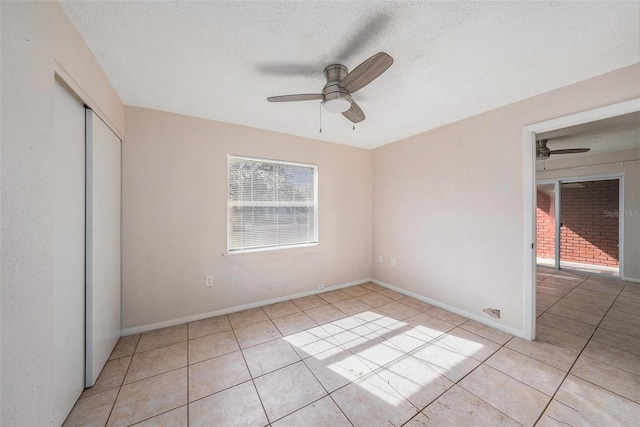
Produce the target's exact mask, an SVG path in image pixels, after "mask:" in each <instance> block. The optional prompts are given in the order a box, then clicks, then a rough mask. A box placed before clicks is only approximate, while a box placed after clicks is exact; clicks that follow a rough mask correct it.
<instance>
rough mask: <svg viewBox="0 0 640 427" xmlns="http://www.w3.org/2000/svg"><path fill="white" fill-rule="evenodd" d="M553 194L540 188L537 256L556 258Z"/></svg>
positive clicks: (537, 218) (537, 211)
mask: <svg viewBox="0 0 640 427" xmlns="http://www.w3.org/2000/svg"><path fill="white" fill-rule="evenodd" d="M553 202H554V200H553V195H552V194H548V193H544V192H542V191H540V190H538V206H537V208H538V209H537V210H536V222H537V229H538V238H537V256H538V258H546V259H554V258H555V256H554V253H555V250H556V247H555V244H556V243H555V242H556V239H555V233H556V229H555V227H556V225H555V220H554V215H555V212H554V209H555V208H554V206H553Z"/></svg>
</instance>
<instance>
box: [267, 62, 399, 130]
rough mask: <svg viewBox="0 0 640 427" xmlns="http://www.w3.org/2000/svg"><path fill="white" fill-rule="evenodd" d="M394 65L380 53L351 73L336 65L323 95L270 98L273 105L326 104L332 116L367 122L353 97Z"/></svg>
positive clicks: (327, 75) (330, 68) (330, 69)
mask: <svg viewBox="0 0 640 427" xmlns="http://www.w3.org/2000/svg"><path fill="white" fill-rule="evenodd" d="M391 64H393V58H392V57H391V56H389V55H388V54H386V53H384V52H379V53H376V54H375V55H373V56H372V57H371V58H369V59H367V60H366V61H364V62H363V63H362V64H360V65H358V66H357V67H356V68H354V69H353V71H351V72H349V70H348V69H347V67H345V66H344V65H342V64H332V65H329V66H328V67H326V68H325V69H324V76H325V78H326V79H327V84H325V85H324V87H323V88H322V93H307V94H298V95H282V96H272V97H269V98H267V101H269V102H291V101H312V100H316V99H321V100H322V105H323V106H324V109H325V110H327V111H329V112H331V113H342V115H343V116H345V117H346V118H347V119H349V120H351V121H352V122H353V123H360V122H361V121H363V120H364V118H365V116H364V112H363V111H362V109H361V108H360V107H359V106H358V104H356V102H355V101H354V100H353V97H352V96H351V94H353V93H355V92H357V91H359V90H360V89H362V88H363V87H365V86H366V85H368V84H369V83H371V82H372V81H374V80H375V79H377V78H378V77H379V76H380V75H381V74H382V73H384V72H385V71H387V69H388V68H389V67H390V66H391Z"/></svg>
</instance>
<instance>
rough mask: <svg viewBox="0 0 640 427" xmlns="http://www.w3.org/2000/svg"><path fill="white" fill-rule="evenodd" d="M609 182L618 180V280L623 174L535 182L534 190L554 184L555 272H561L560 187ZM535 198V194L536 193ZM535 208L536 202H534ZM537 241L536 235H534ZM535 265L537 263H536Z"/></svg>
mask: <svg viewBox="0 0 640 427" xmlns="http://www.w3.org/2000/svg"><path fill="white" fill-rule="evenodd" d="M610 180H618V207H617V208H618V213H619V215H618V276H616V277H619V278H623V277H624V215H623V214H622V213H623V212H624V173H623V172H614V173H606V174H598V175H581V176H572V177H563V178H546V179H539V180H536V189H537V186H538V185H544V184H554V187H555V194H554V199H555V200H554V208H555V219H556V220H555V254H554V257H555V258H554V265H555V269H556V270H561V268H560V267H561V263H562V260H561V258H560V257H561V254H560V238H559V237H560V224H561V222H560V218H561V215H562V208H561V203H562V195H561V188H562V187H561V186H562V184H568V183H572V182H589V181H610ZM536 196H537V192H536ZM536 207H537V200H536ZM536 239H537V233H536ZM536 264H537V262H536Z"/></svg>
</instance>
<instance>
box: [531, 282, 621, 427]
mask: <svg viewBox="0 0 640 427" xmlns="http://www.w3.org/2000/svg"><path fill="white" fill-rule="evenodd" d="M589 277H591V276H589ZM589 277H587V279H585V280H583V281H582V282H581V283H580V285H582V283H584V282H586V281H587V280H588V279H589ZM580 285H578V286H580ZM576 288H577V286H576ZM576 288H574V289H576ZM623 289H624V287H622V289H620V291H618V294H617V295H616V298H615V299H614V300H613V301H612V302H611V305H610V306H609V308H608V309H607V311H606V312H605V314H604V315H603V316H602V318H601V319H600V321H599V322H598V325H597V326H596V328H595V329H594V331H593V332H592V333H591V336H590V337H589V338H588V339H587V342H586V343H585V344H584V346H582V350H580V352H579V353H578V357H576V358H575V360H574V361H573V363H572V364H571V366H570V367H569V369H568V370H567V372H566V374H565V375H564V378H563V379H562V381H561V382H560V385H558V388H556V391H555V392H554V393H553V396H551V399H550V400H549V401H548V402H547V404H546V405H545V406H544V409H543V410H542V412H541V413H540V415H539V416H538V418H537V419H536V422H535V423H534V425H535V424H537V423H538V422H539V421H540V418H542V416H543V415H544V413H545V411H546V410H547V408H548V407H549V405H550V404H551V402H553V400H554V399H555V397H556V395H557V394H558V391H559V390H560V389H561V388H562V385H563V384H564V382H565V381H566V380H567V377H568V376H569V374H570V372H571V370H572V369H573V367H574V366H575V364H576V362H577V361H578V359H580V356H581V355H582V353H583V352H584V349H585V348H587V346H588V345H589V343H590V342H591V340H592V339H593V336H594V335H595V333H596V331H597V330H598V328H599V327H600V324H601V323H602V321H603V320H604V318H605V317H606V315H607V313H609V311H610V310H611V307H613V304H614V303H615V302H616V300H617V299H618V296H620V293H621V292H622V290H623ZM567 295H568V294H567ZM565 296H566V295H565ZM563 299H564V297H563ZM598 387H600V386H598ZM600 388H602V389H603V390H606V389H605V388H604V387H600Z"/></svg>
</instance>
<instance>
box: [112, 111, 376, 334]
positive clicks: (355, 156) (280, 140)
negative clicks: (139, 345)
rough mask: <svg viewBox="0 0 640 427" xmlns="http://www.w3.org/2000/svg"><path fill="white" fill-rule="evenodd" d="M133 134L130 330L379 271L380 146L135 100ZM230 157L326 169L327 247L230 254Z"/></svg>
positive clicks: (125, 293)
mask: <svg viewBox="0 0 640 427" xmlns="http://www.w3.org/2000/svg"><path fill="white" fill-rule="evenodd" d="M126 129H127V135H126V138H125V141H124V144H123V164H122V179H123V181H122V186H123V192H122V207H123V216H122V236H123V240H122V299H123V311H122V313H123V314H122V315H123V319H122V324H123V328H124V329H125V331H124V333H125V334H126V333H129V332H132V331H135V330H141V329H148V328H149V327H153V326H157V325H158V323H160V324H167V323H161V322H167V321H168V322H169V323H175V322H176V321H178V319H185V318H193V316H197V315H204V314H206V313H210V312H214V311H217V310H223V309H229V308H232V307H237V306H240V305H245V304H251V303H257V302H260V301H265V300H270V299H274V298H279V297H284V296H287V295H292V294H297V293H302V292H309V291H314V290H316V288H317V285H318V284H320V283H323V284H324V285H325V286H327V287H330V286H334V285H340V284H344V283H349V282H354V281H361V280H366V279H368V278H369V277H370V273H371V262H370V253H371V151H368V150H363V149H359V148H353V147H348V146H346V145H339V144H330V143H326V142H321V141H315V140H311V139H304V138H300V137H295V136H290V135H284V134H279V133H275V132H269V131H264V130H258V129H253V128H248V127H243V126H238V125H232V124H227V123H220V122H215V121H210V120H203V119H197V118H193V117H187V116H181V115H177V114H170V113H165V112H160V111H154V110H147V109H142V108H134V107H127V108H126ZM228 154H239V155H246V156H253V157H263V158H270V159H280V160H289V161H297V162H305V163H314V164H317V165H318V174H319V190H318V193H319V200H318V203H319V242H320V243H319V245H318V246H316V247H306V248H297V249H282V250H277V251H266V252H257V253H245V254H235V255H229V256H223V253H224V252H226V244H227V241H226V239H227V234H226V233H227V205H226V202H227V196H228V189H227V155H228ZM206 275H213V276H214V286H213V287H212V288H206V287H205V286H204V283H205V276H206Z"/></svg>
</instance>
